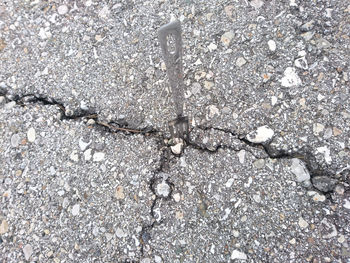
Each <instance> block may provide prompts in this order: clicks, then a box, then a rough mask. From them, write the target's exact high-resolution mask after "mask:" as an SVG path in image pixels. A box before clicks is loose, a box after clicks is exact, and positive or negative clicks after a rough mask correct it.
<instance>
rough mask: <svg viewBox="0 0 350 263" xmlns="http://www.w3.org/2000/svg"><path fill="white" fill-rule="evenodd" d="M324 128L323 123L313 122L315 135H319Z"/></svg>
mask: <svg viewBox="0 0 350 263" xmlns="http://www.w3.org/2000/svg"><path fill="white" fill-rule="evenodd" d="M323 130H324V125H323V124H321V123H314V124H313V132H314V135H316V136H318V135H319V134H320V133H321V132H323Z"/></svg>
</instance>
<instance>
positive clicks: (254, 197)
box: [253, 194, 261, 203]
mask: <svg viewBox="0 0 350 263" xmlns="http://www.w3.org/2000/svg"><path fill="white" fill-rule="evenodd" d="M253 199H254V201H255V202H257V203H260V202H261V197H260V194H256V195H253Z"/></svg>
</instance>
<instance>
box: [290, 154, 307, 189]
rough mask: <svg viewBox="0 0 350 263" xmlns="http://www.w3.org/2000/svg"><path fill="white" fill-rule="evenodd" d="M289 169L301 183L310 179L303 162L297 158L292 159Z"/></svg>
mask: <svg viewBox="0 0 350 263" xmlns="http://www.w3.org/2000/svg"><path fill="white" fill-rule="evenodd" d="M291 171H292V173H293V174H294V175H295V177H296V181H297V182H299V183H301V182H304V181H308V180H310V174H309V171H308V170H307V168H306V166H305V164H304V163H303V162H302V161H301V160H299V159H298V158H293V159H292V165H291Z"/></svg>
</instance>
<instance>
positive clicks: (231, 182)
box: [225, 178, 235, 188]
mask: <svg viewBox="0 0 350 263" xmlns="http://www.w3.org/2000/svg"><path fill="white" fill-rule="evenodd" d="M234 180H235V179H233V178H230V179H228V180H227V182H226V184H225V186H226V187H227V188H230V187H231V186H232V184H233V182H234Z"/></svg>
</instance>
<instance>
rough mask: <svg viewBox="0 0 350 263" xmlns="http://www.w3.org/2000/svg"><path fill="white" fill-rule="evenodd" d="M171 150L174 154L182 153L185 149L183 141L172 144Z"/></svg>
mask: <svg viewBox="0 0 350 263" xmlns="http://www.w3.org/2000/svg"><path fill="white" fill-rule="evenodd" d="M170 148H171V151H172V152H173V154H176V155H180V154H181V153H182V149H183V143H181V142H180V143H177V144H175V145H173V146H170Z"/></svg>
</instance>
